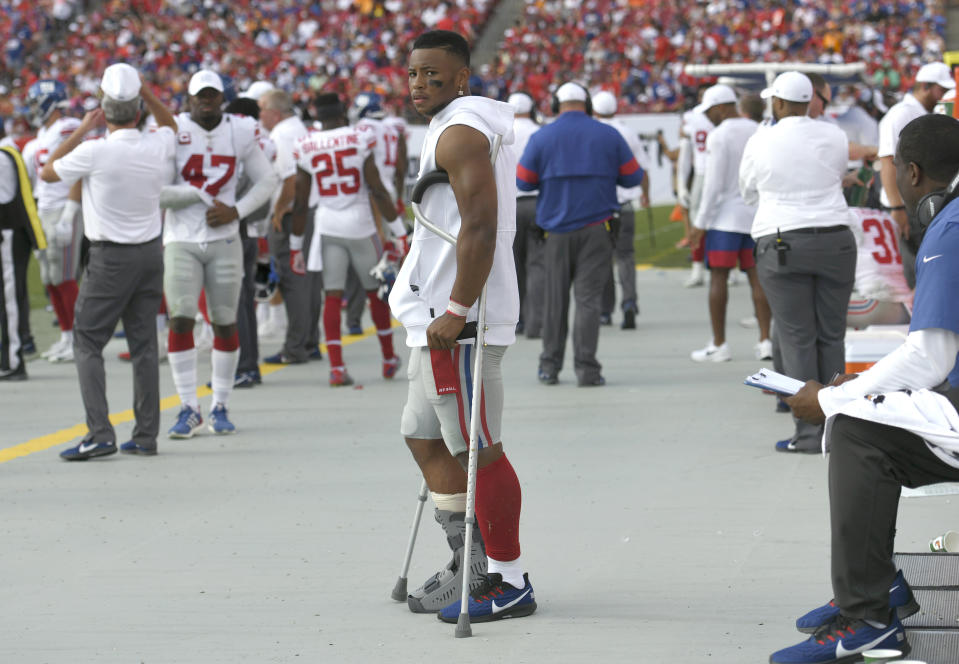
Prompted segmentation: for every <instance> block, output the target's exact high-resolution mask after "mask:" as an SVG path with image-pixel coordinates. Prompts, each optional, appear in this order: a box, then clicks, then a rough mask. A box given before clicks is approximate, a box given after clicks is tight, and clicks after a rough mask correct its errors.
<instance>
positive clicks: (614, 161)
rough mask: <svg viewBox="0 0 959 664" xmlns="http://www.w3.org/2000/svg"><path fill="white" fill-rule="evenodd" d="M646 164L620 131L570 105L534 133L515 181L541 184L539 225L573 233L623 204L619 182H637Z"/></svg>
mask: <svg viewBox="0 0 959 664" xmlns="http://www.w3.org/2000/svg"><path fill="white" fill-rule="evenodd" d="M642 181H643V169H642V168H640V167H639V163H637V161H636V158H635V157H634V156H633V153H632V152H631V151H630V149H629V146H628V145H627V144H626V141H625V140H623V137H622V136H620V134H619V132H618V131H616V129H614V128H613V127H610V126H609V125H607V124H603V123H602V122H599V121H597V120H594V119H593V118H591V117H589V116H588V115H586V114H585V113H583V112H582V111H566V112H564V113H562V114H560V116H559V117H558V118H557V119H556V120H555V121H554V122H552V123H550V124H548V125H546V126H545V127H543V128H542V129H540V130H539V131H537V132H536V133H534V134H533V135H532V136H531V137H530V139H529V143H528V144H527V145H526V150H525V151H524V152H523V155H522V157H521V158H520V160H519V164H517V166H516V186H517V187H518V188H519V189H521V190H523V191H532V190H534V189H539V197H538V199H537V202H536V225H537V226H539V227H540V228H542V229H544V230H546V231H549V232H550V233H569V232H571V231H575V230H579V229H580V228H583V227H585V226H589V225H590V224H594V223H596V222H598V221H603V220H605V219H608V218H609V217H610V216H612V215H613V213H614V212H616V211H617V210H619V203H618V201H617V200H616V185H619V186H621V187H636V186H638V185H639V184H640V183H642Z"/></svg>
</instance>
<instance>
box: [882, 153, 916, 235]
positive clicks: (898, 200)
mask: <svg viewBox="0 0 959 664" xmlns="http://www.w3.org/2000/svg"><path fill="white" fill-rule="evenodd" d="M879 180H880V181H881V182H882V188H883V190H884V191H885V192H886V196H888V197H889V207H890V208H892V212H891V214H892V218H893V220H894V221H895V222H896V225H897V226H898V227H899V234H900V235H902V237H904V238H906V239H907V240H908V239H909V217H908V216H907V215H906V211H905V209H903V208H902V205H903V203H902V195H901V194H900V193H899V185H897V184H896V166H895V164H893V158H892V157H891V156H887V157H880V158H879Z"/></svg>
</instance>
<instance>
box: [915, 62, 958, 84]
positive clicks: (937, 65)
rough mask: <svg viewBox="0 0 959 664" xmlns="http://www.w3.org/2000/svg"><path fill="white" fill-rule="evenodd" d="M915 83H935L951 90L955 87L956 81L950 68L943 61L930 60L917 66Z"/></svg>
mask: <svg viewBox="0 0 959 664" xmlns="http://www.w3.org/2000/svg"><path fill="white" fill-rule="evenodd" d="M916 83H935V84H936V85H939V86H941V87H944V88H946V89H947V90H951V89H952V88H954V87H956V81H955V79H953V77H952V70H951V69H950V68H949V65H947V64H946V63H944V62H930V63H929V64H926V65H923V66H922V67H920V68H919V72H918V73H917V74H916Z"/></svg>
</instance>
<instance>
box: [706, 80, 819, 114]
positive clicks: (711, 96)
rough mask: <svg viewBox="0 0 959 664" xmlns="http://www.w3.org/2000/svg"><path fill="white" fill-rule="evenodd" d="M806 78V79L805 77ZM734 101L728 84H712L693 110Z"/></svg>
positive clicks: (733, 95) (733, 92)
mask: <svg viewBox="0 0 959 664" xmlns="http://www.w3.org/2000/svg"><path fill="white" fill-rule="evenodd" d="M807 80H808V79H807ZM735 103H736V93H735V91H733V89H732V88H731V87H729V86H728V85H723V84H722V83H719V84H717V85H714V86H712V87H711V88H706V91H705V92H704V93H703V100H702V102H700V104H699V106H697V107H696V109H695V110H697V111H699V112H700V113H705V112H706V111H708V110H709V109H711V108H712V107H713V106H722V105H723V104H735Z"/></svg>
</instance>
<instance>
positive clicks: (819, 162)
mask: <svg viewBox="0 0 959 664" xmlns="http://www.w3.org/2000/svg"><path fill="white" fill-rule="evenodd" d="M848 159H849V139H847V138H846V134H844V133H843V131H842V129H840V128H839V127H837V126H836V125H834V124H832V123H831V122H819V121H818V120H813V119H812V118H810V117H808V116H805V115H804V116H802V117H797V116H790V117H788V118H783V119H782V120H780V121H779V122H777V123H776V124H774V125H772V126H771V127H763V128H762V129H760V130H759V131H757V132H756V133H755V134H753V135H752V137H751V138H750V139H749V141H748V142H747V143H746V149H745V151H744V152H743V160H742V164H741V165H740V168H739V190H740V193H741V194H742V197H743V201H745V203H746V204H747V205H756V204H757V203H758V208H757V209H756V217H755V218H754V219H753V225H752V236H753V237H754V238H756V239H758V238H760V237H763V236H764V235H771V234H774V233H775V232H776V231H777V230H779V231H783V232H785V231H792V230H797V229H800V228H816V227H828V226H848V225H849V206H847V205H846V199H845V198H843V195H842V178H843V176H844V175H845V174H846V161H847V160H848Z"/></svg>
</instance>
